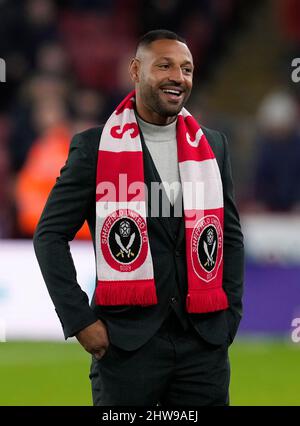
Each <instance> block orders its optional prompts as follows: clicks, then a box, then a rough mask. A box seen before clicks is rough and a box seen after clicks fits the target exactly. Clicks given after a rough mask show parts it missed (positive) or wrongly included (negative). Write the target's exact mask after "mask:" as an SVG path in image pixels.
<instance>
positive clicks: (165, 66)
mask: <svg viewBox="0 0 300 426" xmlns="http://www.w3.org/2000/svg"><path fill="white" fill-rule="evenodd" d="M158 67H159V68H162V69H165V70H166V69H168V68H169V64H160V65H158Z"/></svg>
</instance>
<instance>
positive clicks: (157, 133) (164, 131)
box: [136, 113, 177, 142]
mask: <svg viewBox="0 0 300 426" xmlns="http://www.w3.org/2000/svg"><path fill="white" fill-rule="evenodd" d="M136 119H137V121H138V124H139V126H140V128H141V131H142V133H143V136H144V139H145V140H147V141H149V142H170V141H171V140H176V123H177V118H176V120H175V121H173V122H172V123H170V124H166V125H158V124H152V123H148V122H147V121H144V120H143V119H142V118H141V117H139V116H138V114H137V113H136Z"/></svg>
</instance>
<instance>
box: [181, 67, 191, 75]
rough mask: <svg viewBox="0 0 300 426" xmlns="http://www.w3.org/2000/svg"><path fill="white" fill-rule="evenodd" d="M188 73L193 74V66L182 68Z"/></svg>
mask: <svg viewBox="0 0 300 426" xmlns="http://www.w3.org/2000/svg"><path fill="white" fill-rule="evenodd" d="M182 69H183V72H185V73H186V74H192V68H182Z"/></svg>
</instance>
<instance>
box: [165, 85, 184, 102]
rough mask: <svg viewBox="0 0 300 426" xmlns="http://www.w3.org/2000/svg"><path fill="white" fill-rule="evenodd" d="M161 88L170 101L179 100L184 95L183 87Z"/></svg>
mask: <svg viewBox="0 0 300 426" xmlns="http://www.w3.org/2000/svg"><path fill="white" fill-rule="evenodd" d="M161 90H162V91H163V93H164V94H165V95H166V97H167V99H168V100H170V101H176V102H179V101H180V100H181V99H182V97H183V91H182V90H181V89H175V88H172V89H171V88H162V89H161Z"/></svg>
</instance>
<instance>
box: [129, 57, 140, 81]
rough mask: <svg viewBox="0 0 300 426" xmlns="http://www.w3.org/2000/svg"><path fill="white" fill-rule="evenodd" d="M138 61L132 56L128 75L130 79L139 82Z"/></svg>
mask: <svg viewBox="0 0 300 426" xmlns="http://www.w3.org/2000/svg"><path fill="white" fill-rule="evenodd" d="M140 65H141V64H140V61H139V60H138V59H137V58H133V59H132V60H131V62H130V65H129V75H130V78H131V80H132V81H133V82H134V83H138V82H139V80H140V79H139V74H140Z"/></svg>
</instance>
